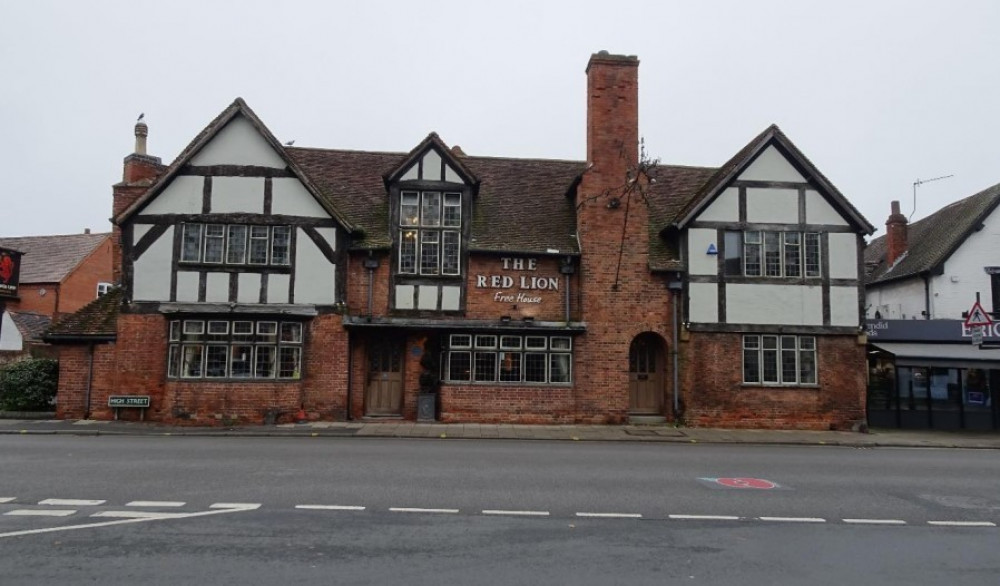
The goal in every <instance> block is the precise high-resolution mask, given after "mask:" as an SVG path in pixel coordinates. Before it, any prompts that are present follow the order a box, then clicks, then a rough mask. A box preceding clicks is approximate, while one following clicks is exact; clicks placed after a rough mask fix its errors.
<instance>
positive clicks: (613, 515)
mask: <svg viewBox="0 0 1000 586" xmlns="http://www.w3.org/2000/svg"><path fill="white" fill-rule="evenodd" d="M576 516H577V517H597V518H600V519H642V515H641V514H639V513H577V514H576Z"/></svg>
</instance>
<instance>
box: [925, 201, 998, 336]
mask: <svg viewBox="0 0 1000 586" xmlns="http://www.w3.org/2000/svg"><path fill="white" fill-rule="evenodd" d="M983 223H984V224H985V227H984V228H983V229H982V230H980V231H979V232H973V233H972V234H970V235H969V237H968V238H967V239H966V240H965V242H964V243H963V244H962V245H961V246H959V247H958V250H956V251H955V253H954V254H953V255H951V257H950V258H949V259H948V260H947V261H945V263H944V274H943V275H939V276H934V277H932V278H931V317H932V318H934V319H961V318H962V312H963V311H969V309H970V308H972V304H973V302H975V300H976V292H977V291H978V292H979V298H980V303H981V304H982V306H983V309H985V310H986V311H992V309H993V308H992V305H993V295H992V289H991V283H990V276H989V275H988V274H987V273H986V272H985V271H984V270H983V267H996V266H1000V212H998V211H995V210H994V212H993V213H992V214H990V216H989V217H987V218H986V221H985V222H983ZM998 309H1000V308H998Z"/></svg>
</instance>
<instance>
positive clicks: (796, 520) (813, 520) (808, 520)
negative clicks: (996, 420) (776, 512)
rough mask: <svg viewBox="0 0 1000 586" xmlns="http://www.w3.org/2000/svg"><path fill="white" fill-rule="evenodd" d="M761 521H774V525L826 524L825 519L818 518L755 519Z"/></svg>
mask: <svg viewBox="0 0 1000 586" xmlns="http://www.w3.org/2000/svg"><path fill="white" fill-rule="evenodd" d="M757 518H758V519H760V520H761V521H774V522H776V523H826V519H821V518H819V517H757Z"/></svg>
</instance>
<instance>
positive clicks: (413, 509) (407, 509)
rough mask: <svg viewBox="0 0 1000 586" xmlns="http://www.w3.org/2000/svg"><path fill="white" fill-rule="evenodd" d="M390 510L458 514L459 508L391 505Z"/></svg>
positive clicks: (396, 511) (395, 511) (394, 511)
mask: <svg viewBox="0 0 1000 586" xmlns="http://www.w3.org/2000/svg"><path fill="white" fill-rule="evenodd" d="M389 511H391V512H393V513H449V514H453V515H454V514H456V513H458V509H420V508H413V507H389Z"/></svg>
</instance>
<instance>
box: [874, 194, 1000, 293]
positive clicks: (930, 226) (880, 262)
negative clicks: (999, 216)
mask: <svg viewBox="0 0 1000 586" xmlns="http://www.w3.org/2000/svg"><path fill="white" fill-rule="evenodd" d="M998 204H1000V184H997V185H994V186H993V187H990V188H987V189H984V190H983V191H980V192H979V193H977V194H975V195H971V196H969V197H967V198H965V199H962V200H959V201H956V202H955V203H953V204H951V205H948V206H945V207H943V208H941V209H940V210H938V211H936V212H934V213H933V214H931V215H929V216H927V217H926V218H923V219H921V220H918V221H916V222H914V223H912V224H910V225H909V226H907V238H906V240H907V244H908V247H907V251H906V252H905V254H904V256H902V257H900V259H898V260H897V261H896V263H895V265H894V266H891V267H890V266H888V264H887V263H886V252H887V250H886V247H887V242H886V236H885V235H882V236H879V237H878V238H876V239H875V240H873V241H872V242H870V243H869V244H868V247H867V248H866V249H865V265H866V266H867V267H869V270H868V271H867V272H868V284H869V285H877V284H879V283H886V282H889V281H896V280H898V279H904V278H907V277H912V276H914V275H919V274H921V273H925V272H928V271H932V270H935V269H937V268H938V267H940V266H941V265H942V264H943V263H944V262H945V261H946V260H948V258H949V257H950V256H951V255H952V254H953V253H954V252H955V250H956V249H958V247H959V246H961V244H962V242H964V241H965V239H966V238H968V237H969V235H970V234H972V233H973V232H974V231H975V230H976V227H977V226H979V225H980V224H982V223H983V222H984V221H985V220H986V218H987V216H989V215H990V214H991V213H992V212H993V210H994V209H996V207H997V205H998Z"/></svg>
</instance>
